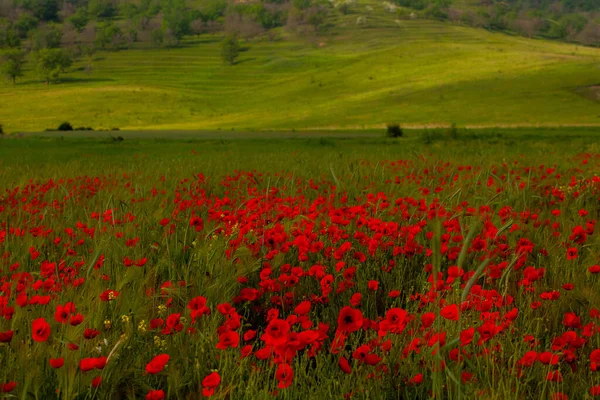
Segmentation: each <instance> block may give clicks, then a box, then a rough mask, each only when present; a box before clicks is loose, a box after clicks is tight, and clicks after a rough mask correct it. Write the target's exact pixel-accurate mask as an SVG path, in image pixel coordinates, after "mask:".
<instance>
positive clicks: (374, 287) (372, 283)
mask: <svg viewBox="0 0 600 400" xmlns="http://www.w3.org/2000/svg"><path fill="white" fill-rule="evenodd" d="M367 287H368V288H369V290H372V291H374V292H375V291H377V289H379V282H377V281H375V280H372V281H369V282H368V283H367Z"/></svg>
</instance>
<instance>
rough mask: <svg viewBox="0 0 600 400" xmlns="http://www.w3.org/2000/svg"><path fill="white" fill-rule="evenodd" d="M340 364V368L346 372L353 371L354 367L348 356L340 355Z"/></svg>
mask: <svg viewBox="0 0 600 400" xmlns="http://www.w3.org/2000/svg"><path fill="white" fill-rule="evenodd" d="M338 365H339V367H340V369H341V370H342V371H344V373H345V374H351V373H352V368H351V367H350V363H349V362H348V359H347V358H346V357H340V361H339V362H338Z"/></svg>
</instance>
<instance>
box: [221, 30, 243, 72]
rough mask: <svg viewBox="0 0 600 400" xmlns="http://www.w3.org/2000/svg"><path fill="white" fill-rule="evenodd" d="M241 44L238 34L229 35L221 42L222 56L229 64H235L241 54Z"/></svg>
mask: <svg viewBox="0 0 600 400" xmlns="http://www.w3.org/2000/svg"><path fill="white" fill-rule="evenodd" d="M240 51H241V46H240V41H239V40H238V38H237V35H235V34H233V35H229V36H227V37H226V38H225V40H224V41H223V43H222V44H221V58H222V59H223V62H224V63H225V64H227V65H234V64H235V60H237V58H238V57H239V55H240Z"/></svg>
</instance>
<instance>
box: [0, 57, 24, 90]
mask: <svg viewBox="0 0 600 400" xmlns="http://www.w3.org/2000/svg"><path fill="white" fill-rule="evenodd" d="M24 64H25V52H23V51H21V50H10V51H8V52H6V53H5V54H4V56H2V65H1V66H0V71H1V72H2V75H4V76H6V77H7V78H9V79H11V80H12V83H13V85H14V84H16V83H17V78H19V77H21V76H23V65H24Z"/></svg>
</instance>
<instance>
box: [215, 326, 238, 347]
mask: <svg viewBox="0 0 600 400" xmlns="http://www.w3.org/2000/svg"><path fill="white" fill-rule="evenodd" d="M239 344H240V334H239V333H237V332H236V331H227V332H224V333H222V334H220V335H219V342H218V343H217V349H220V350H226V349H228V348H230V347H231V348H236V347H238V345H239Z"/></svg>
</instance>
